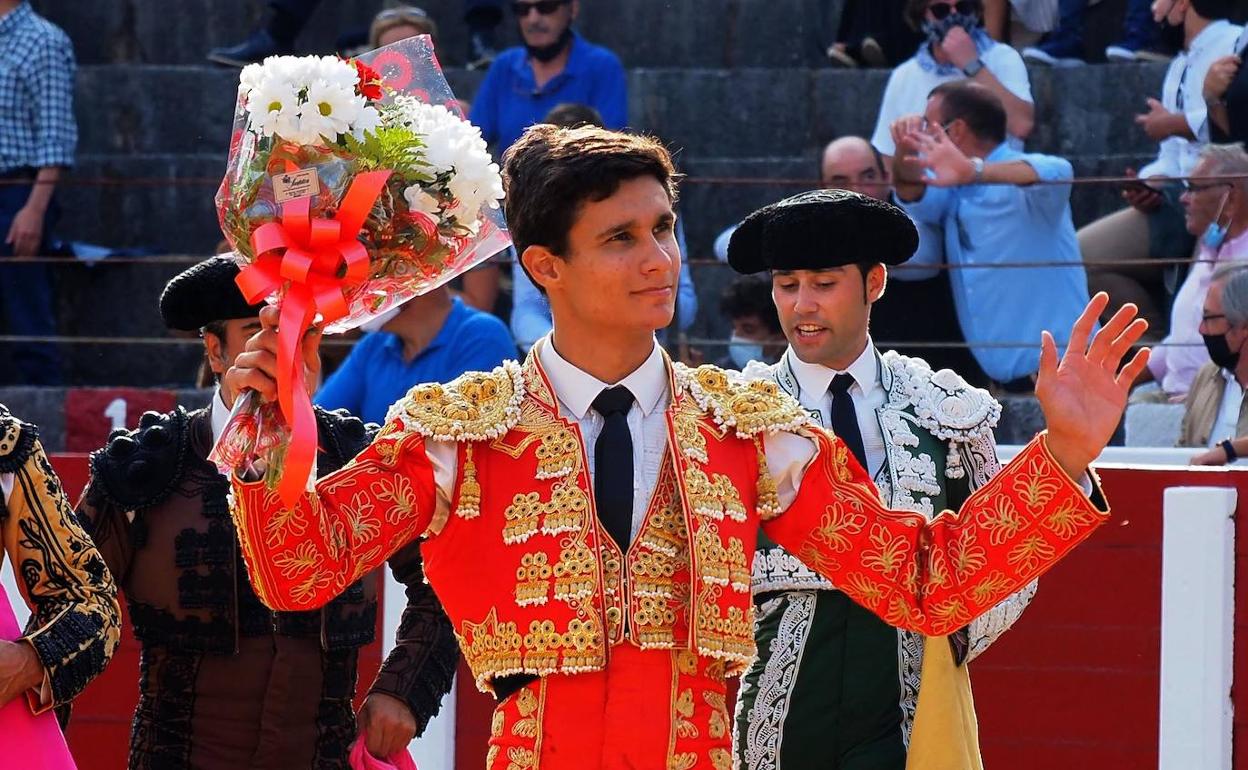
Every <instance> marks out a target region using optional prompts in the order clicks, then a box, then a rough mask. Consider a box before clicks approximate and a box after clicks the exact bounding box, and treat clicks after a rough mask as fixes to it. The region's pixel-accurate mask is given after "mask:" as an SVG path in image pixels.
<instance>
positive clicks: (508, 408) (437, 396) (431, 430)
mask: <svg viewBox="0 0 1248 770" xmlns="http://www.w3.org/2000/svg"><path fill="white" fill-rule="evenodd" d="M523 400H524V375H523V374H522V373H521V369H520V364H518V363H516V362H515V361H504V362H503V364H502V366H497V367H495V368H494V369H493V371H489V372H468V373H466V374H463V375H461V376H459V377H458V378H456V379H455V380H453V381H451V382H449V383H447V384H445V385H442V384H439V383H430V384H427V385H417V386H416V387H414V388H412V389H411V390H410V391H409V392H408V394H407V395H406V396H404V397H403V398H402V399H400V400H399V401H398V402H397V403H396V404H395V405H394V406H392V407H390V411H389V413H388V414H387V415H386V422H387V423H389V422H391V421H392V420H394V419H396V418H397V419H398V420H399V421H400V422H402V423H403V426H404V427H405V428H406V429H407V430H409V431H412V432H414V433H418V434H420V435H422V436H424V437H425V438H432V439H436V440H439V441H486V440H489V439H495V438H498V437H499V436H502V435H504V434H506V433H507V431H509V430H511V429H512V428H514V427H515V426H516V424H517V423H518V422H519V421H520V402H521V401H523Z"/></svg>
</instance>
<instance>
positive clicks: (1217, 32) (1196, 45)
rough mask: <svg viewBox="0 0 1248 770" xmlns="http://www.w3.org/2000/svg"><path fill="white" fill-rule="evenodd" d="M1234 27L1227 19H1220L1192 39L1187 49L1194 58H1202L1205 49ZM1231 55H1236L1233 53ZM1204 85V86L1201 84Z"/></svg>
mask: <svg viewBox="0 0 1248 770" xmlns="http://www.w3.org/2000/svg"><path fill="white" fill-rule="evenodd" d="M1230 26H1232V25H1231V23H1230V22H1229V21H1227V20H1226V19H1218V20H1217V21H1214V22H1213V23H1211V24H1210V25H1209V26H1207V27H1205V28H1204V29H1202V30H1201V31H1200V34H1199V35H1197V36H1196V37H1194V38H1192V43H1191V45H1189V46H1188V47H1187V50H1188V53H1189V54H1190V55H1191V56H1192V57H1193V58H1195V57H1197V56H1200V55H1201V54H1202V53H1203V50H1202V49H1203V48H1204V47H1205V46H1206V45H1209V44H1210V43H1213V42H1216V41H1217V40H1219V39H1220V38H1221V36H1222V35H1223V34H1224V33H1223V30H1224V29H1226V28H1227V27H1230ZM1230 53H1236V52H1235V51H1231V52H1230ZM1201 85H1203V84H1201Z"/></svg>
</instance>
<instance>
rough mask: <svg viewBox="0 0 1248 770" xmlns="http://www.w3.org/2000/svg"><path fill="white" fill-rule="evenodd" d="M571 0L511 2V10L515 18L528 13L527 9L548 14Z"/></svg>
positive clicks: (544, 14)
mask: <svg viewBox="0 0 1248 770" xmlns="http://www.w3.org/2000/svg"><path fill="white" fill-rule="evenodd" d="M569 2H571V0H537V2H536V3H512V4H511V12H512V13H514V14H515V15H516V16H517V18H521V19H523V18H524V17H525V16H528V15H529V11H537V12H538V13H540V14H541V15H543V16H549V15H551V14H552V13H554V12H555V11H557V10H559V8H560V6H564V5H567V4H568V3H569Z"/></svg>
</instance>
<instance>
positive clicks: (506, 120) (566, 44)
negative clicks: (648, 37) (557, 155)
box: [472, 0, 628, 156]
mask: <svg viewBox="0 0 1248 770" xmlns="http://www.w3.org/2000/svg"><path fill="white" fill-rule="evenodd" d="M511 7H512V9H513V10H514V11H515V14H516V23H517V24H518V25H519V28H520V36H521V37H522V38H523V40H524V45H522V46H516V47H515V48H509V49H507V50H506V51H503V52H502V53H501V54H499V55H498V58H496V59H495V60H494V63H493V64H491V65H490V70H489V72H488V73H486V76H485V81H484V82H482V83H481V88H480V89H479V90H478V91H477V95H476V98H475V99H473V102H472V122H473V124H475V125H477V126H479V127H480V128H481V135H482V136H484V137H485V141H486V142H488V143H489V144H490V145H492V146H493V147H494V148H495V150H496V152H497V154H498V155H500V156H501V155H502V154H503V152H504V151H506V149H507V148H508V147H510V146H511V144H512V142H514V141H516V139H518V138H519V137H520V134H522V133H523V132H524V129H526V128H528V127H529V126H531V125H533V124H535V123H538V122H541V121H542V120H544V119H545V116H546V114H547V113H549V112H550V110H551V109H552V108H554V107H556V106H558V105H560V104H564V103H566V102H575V103H578V104H587V105H589V106H591V107H593V108H594V109H596V110H598V112H599V114H600V115H601V116H602V122H603V125H604V126H605V127H607V128H613V129H619V128H623V127H624V126H625V124H626V123H627V122H628V84H627V81H626V80H625V77H624V67H623V66H621V65H620V60H619V59H618V58H617V57H616V55H615V54H613V53H611V52H610V51H608V50H607V49H606V48H603V47H601V46H597V45H594V44H593V43H590V42H588V41H586V40H585V39H584V38H582V37H581V36H580V35H579V34H577V33H576V32H575V31H574V30H573V29H572V22H573V21H574V20H575V19H576V15H577V12H578V10H579V5H578V0H515V1H514V2H513V3H512V4H511Z"/></svg>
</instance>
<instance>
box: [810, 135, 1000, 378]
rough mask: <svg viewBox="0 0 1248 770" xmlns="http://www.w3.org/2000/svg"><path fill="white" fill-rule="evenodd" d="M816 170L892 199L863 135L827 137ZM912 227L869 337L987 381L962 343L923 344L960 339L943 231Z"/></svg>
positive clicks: (833, 184) (826, 180) (847, 186)
mask: <svg viewBox="0 0 1248 770" xmlns="http://www.w3.org/2000/svg"><path fill="white" fill-rule="evenodd" d="M819 174H820V178H821V179H822V180H823V186H824V187H826V188H829V189H833V190H851V191H853V192H856V193H860V194H862V195H867V196H870V197H872V198H875V199H876V200H881V201H888V202H890V203H894V204H895V203H897V201H896V200H894V196H893V187H892V180H891V178H890V176H889V173H888V166H887V164H885V163H884V159H883V158H882V157H881V156H880V153H879V152H878V151H877V150H876V149H875V147H873V146H872V145H871V143H870V142H868V141H867V140H866V139H864V138H863V137H860V136H842V137H841V138H839V139H834V140H833V141H831V142H829V143H828V145H827V146H826V147H824V148H823V155H822V157H821V159H820V163H819ZM916 226H917V227H918V230H919V248H918V251H916V252H915V254H914V256H913V257H911V258H910V259H909V260H908V261H907V262H906V263H905V264H903V265H899V266H897V267H895V268H892V269H891V270H889V271H888V277H889V279H890V281H889V286H888V291H886V292H885V293H884V296H883V297H881V298H880V299H879V301H877V302H876V303H875V308H874V310H873V311H872V313H871V335H872V338H873V339H874V340H875V342H876V344H877V345H879V346H880V347H881V348H882V349H885V350H896V351H897V352H899V353H901V354H902V355H906V356H910V357H916V358H922V359H924V360H926V361H927V362H928V363H930V364H931V365H932V368H933V369H953V370H954V371H956V372H958V373H959V374H961V375H962V376H963V377H964V378H965V379H966V380H967V381H968V382H970V383H971V384H973V385H980V386H984V385H987V384H988V377H987V375H985V374H984V373H983V371H982V370H981V369H980V368H979V365H978V364H976V363H975V359H974V357H973V356H971V354H970V351H969V350H967V349H966V348H965V347H957V346H955V347H928V345H930V344H932V343H954V344H955V345H962V344H964V343H965V340H964V338H963V337H962V328H961V326H959V325H958V317H957V314H956V312H955V310H954V305H953V290H952V288H951V287H950V285H949V272H948V271H947V270H944V269H943V267H944V261H945V260H944V248H943V245H944V234H943V233H942V231H941V228H940V227H939V226H935V225H923V224H916ZM898 342H914V343H926V344H917V345H897V344H895V343H898Z"/></svg>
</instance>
